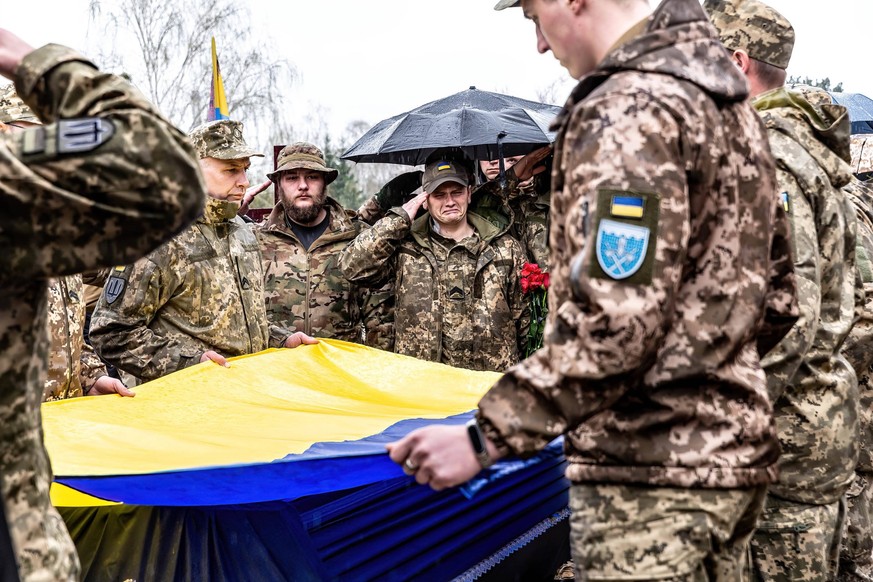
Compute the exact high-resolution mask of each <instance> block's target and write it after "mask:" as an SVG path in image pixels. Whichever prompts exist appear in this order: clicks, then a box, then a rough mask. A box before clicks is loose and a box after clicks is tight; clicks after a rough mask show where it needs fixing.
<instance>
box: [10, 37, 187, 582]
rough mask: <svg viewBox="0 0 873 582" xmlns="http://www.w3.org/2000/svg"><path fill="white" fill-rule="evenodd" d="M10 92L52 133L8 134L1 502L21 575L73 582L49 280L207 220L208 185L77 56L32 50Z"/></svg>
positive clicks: (160, 123)
mask: <svg viewBox="0 0 873 582" xmlns="http://www.w3.org/2000/svg"><path fill="white" fill-rule="evenodd" d="M15 86H16V90H17V93H18V95H19V96H20V97H21V98H22V99H23V100H24V101H25V102H26V103H27V104H28V105H29V106H30V107H31V108H32V109H33V110H34V111H35V112H36V113H37V114H38V115H39V116H40V118H41V119H42V120H43V121H45V122H46V123H47V125H45V126H42V127H35V128H31V129H28V130H26V131H22V132H17V133H13V134H3V135H0V158H2V160H0V196H2V199H3V212H2V214H0V241H2V244H3V249H4V252H3V254H2V259H0V293H2V302H0V305H2V307H0V345H2V346H3V349H2V351H0V440H2V442H3V459H2V464H0V473H2V475H3V479H2V496H3V503H4V505H5V511H6V518H7V520H8V522H9V523H10V524H12V527H11V528H10V530H11V533H12V541H13V545H14V546H15V549H16V551H17V553H18V565H19V572H20V575H21V578H22V579H41V580H78V578H79V575H78V570H79V567H78V560H77V558H76V553H75V547H74V546H73V544H72V542H71V541H70V539H69V536H68V535H67V533H66V530H65V528H64V525H63V522H62V521H61V518H60V516H59V515H58V514H57V512H56V511H55V509H54V508H53V507H52V505H51V501H50V500H49V495H48V490H49V485H50V483H51V470H50V468H49V460H48V456H47V455H46V452H45V448H44V447H43V445H42V430H41V428H42V427H41V425H40V415H39V406H40V402H41V401H42V396H43V389H44V385H45V377H46V367H47V365H48V361H47V357H46V354H47V353H48V349H49V346H48V333H47V331H48V329H47V310H46V293H47V279H48V277H52V276H63V275H71V274H74V273H79V272H82V271H85V270H88V269H93V268H96V267H99V266H106V265H112V264H114V263H119V262H129V261H134V260H136V259H137V258H139V257H140V256H142V255H144V254H145V253H147V252H149V251H151V250H152V249H154V248H155V247H157V246H158V245H159V244H161V243H162V242H163V241H165V240H167V239H168V238H170V237H171V236H172V235H174V234H175V233H176V232H178V231H179V230H181V229H182V228H183V227H184V226H185V225H186V224H187V223H188V222H190V221H191V220H193V218H194V217H195V216H196V214H197V213H198V212H199V211H200V208H201V207H202V205H203V196H204V194H203V179H202V177H201V174H200V170H199V168H198V166H197V163H196V161H195V158H194V152H193V149H192V148H191V146H190V144H189V143H188V140H187V139H186V138H185V136H184V134H182V133H181V132H179V131H178V130H177V129H175V128H174V127H173V126H171V125H170V124H169V123H168V122H167V121H166V120H165V119H164V118H163V117H162V116H161V115H160V114H159V113H158V111H157V109H155V108H154V107H153V106H152V105H151V104H150V103H149V102H148V101H146V99H145V98H144V97H143V96H142V94H141V93H140V92H139V91H137V90H136V89H135V88H133V87H132V86H131V85H130V84H129V83H127V82H125V81H124V80H123V79H121V78H119V77H116V76H114V75H107V74H101V73H100V72H99V71H97V70H96V69H95V68H94V66H93V65H91V64H90V63H88V62H87V61H86V60H85V59H84V58H83V57H82V56H81V55H79V54H78V53H75V52H74V51H72V50H70V49H67V48H65V47H61V46H58V45H48V46H45V47H43V48H41V49H39V50H36V51H34V52H33V53H31V54H30V55H28V56H27V57H26V58H25V59H24V60H23V61H22V63H21V65H20V66H19V68H18V69H17V71H16V82H15ZM88 131H90V134H89V135H90V137H91V139H90V140H88V139H85V138H84V137H83V136H82V135H80V136H79V137H82V139H81V141H78V142H76V141H74V140H73V135H74V134H79V133H80V132H81V133H88ZM182 185H185V189H183V188H182Z"/></svg>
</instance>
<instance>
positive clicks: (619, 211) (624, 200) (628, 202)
mask: <svg viewBox="0 0 873 582" xmlns="http://www.w3.org/2000/svg"><path fill="white" fill-rule="evenodd" d="M609 214H610V216H618V217H620V218H643V217H644V216H645V214H646V200H645V198H643V197H642V196H634V195H632V194H628V193H623V194H613V195H612V202H611V204H610V206H609Z"/></svg>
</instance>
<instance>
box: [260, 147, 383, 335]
mask: <svg viewBox="0 0 873 582" xmlns="http://www.w3.org/2000/svg"><path fill="white" fill-rule="evenodd" d="M278 164H279V165H278V168H277V169H276V171H274V172H272V173H270V174H268V177H269V178H270V179H271V180H273V181H274V183H275V184H276V191H277V192H278V193H279V202H278V203H276V205H275V206H274V207H273V210H272V212H271V213H270V216H269V217H268V218H267V220H266V222H265V223H264V224H263V225H261V226H260V227H259V228H258V229H257V230H256V233H257V235H258V241H259V243H260V246H261V255H262V257H263V263H264V276H265V280H264V298H265V300H266V304H267V318H268V319H269V320H270V322H271V323H274V324H277V325H280V326H282V327H285V328H287V329H289V330H294V331H302V332H304V333H306V334H309V335H315V336H318V337H325V338H335V339H341V340H345V341H349V342H358V343H366V344H368V345H371V346H373V347H377V348H380V349H383V350H388V351H390V350H392V349H393V309H392V300H393V297H392V291H391V287H390V285H389V286H388V287H386V288H383V289H380V290H373V291H372V292H371V291H369V290H368V289H366V288H364V287H361V286H358V285H355V284H354V283H351V282H349V281H347V280H346V279H345V277H343V276H342V274H341V273H340V271H339V268H338V266H337V258H338V256H339V253H340V251H342V250H343V249H344V248H346V246H347V245H348V244H349V243H350V242H351V241H352V240H354V238H355V237H356V236H357V235H358V233H360V232H361V230H362V229H363V228H364V227H365V226H366V225H365V224H364V223H362V222H361V221H359V220H358V219H357V216H356V214H355V213H354V212H352V211H348V210H345V209H344V208H343V207H342V206H341V205H340V203H339V202H337V201H336V200H334V199H333V198H331V197H330V196H328V195H327V186H328V185H329V184H330V183H331V182H333V181H334V180H335V179H336V177H337V175H338V172H337V170H335V169H333V168H328V167H327V166H325V162H324V154H322V152H321V150H320V149H319V148H318V147H316V146H314V145H312V144H309V143H304V142H299V143H295V144H292V145H289V146H286V147H285V148H284V149H283V150H282V151H281V152H280V153H279V160H278Z"/></svg>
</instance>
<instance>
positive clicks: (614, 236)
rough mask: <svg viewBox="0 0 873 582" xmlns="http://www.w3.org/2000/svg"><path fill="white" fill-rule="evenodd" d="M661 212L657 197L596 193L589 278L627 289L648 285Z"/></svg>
mask: <svg viewBox="0 0 873 582" xmlns="http://www.w3.org/2000/svg"><path fill="white" fill-rule="evenodd" d="M660 211H661V198H660V196H659V195H658V194H654V193H645V192H628V191H620V190H600V191H598V193H597V212H596V216H595V221H596V223H595V229H596V236H595V239H594V260H593V261H591V268H590V272H589V275H590V276H591V277H593V278H596V279H608V280H612V281H622V282H626V283H628V284H630V285H649V284H651V282H652V270H653V265H654V262H655V246H656V242H657V240H658V220H659V218H660Z"/></svg>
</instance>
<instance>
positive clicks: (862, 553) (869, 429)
mask: <svg viewBox="0 0 873 582" xmlns="http://www.w3.org/2000/svg"><path fill="white" fill-rule="evenodd" d="M792 89H794V90H796V91H799V92H800V93H802V94H803V96H804V97H805V98H806V99H807V101H809V103H810V104H812V105H814V106H816V107H819V106H821V105H832V104H833V100H832V99H831V97H830V95H829V94H828V93H827V91H824V90H822V89H820V88H818V87H811V86H808V85H799V86H795V87H792ZM852 147H853V148H854V144H852ZM856 155H857V154H856V152H854V151H853V152H852V156H853V162H852V163H853V165H852V170H853V171H855V172H868V171H870V169H871V168H870V167H869V166H867V167H866V168H867V169H864V168H865V166H863V165H861V166H856V165H855V163H856V161H857V160H856V159H855V157H856ZM843 192H844V193H845V194H846V197H847V198H848V200H849V202H851V204H852V207H853V208H854V212H855V217H856V219H857V226H858V236H857V245H856V247H855V264H856V266H857V271H858V277H859V278H860V284H859V285H857V286H856V294H857V295H858V297H856V301H857V302H858V303H859V304H860V305H862V309H861V310H860V316H859V317H858V318H856V320H855V323H854V325H852V330H851V331H850V332H849V336H848V337H847V338H846V341H845V343H844V344H843V347H842V353H843V356H845V358H846V360H848V362H849V364H850V365H851V366H852V369H853V370H855V374H856V375H857V377H858V402H859V405H858V424H859V438H858V449H859V452H860V455H859V459H858V464H857V466H856V467H855V480H854V481H853V482H852V485H851V486H850V487H849V490H848V491H847V492H846V498H847V501H848V504H847V506H848V507H847V512H846V524H845V527H844V529H843V539H842V544H841V549H840V567H839V579H840V580H842V581H845V582H850V581H854V580H871V578H870V576H869V574H870V567H871V565H873V524H871V521H870V511H871V508H870V502H871V497H873V460H871V450H870V448H871V445H873V383H871V378H873V374H871V365H873V349H871V346H873V260H871V259H873V188H871V186H869V185H868V184H865V183H864V182H862V181H860V180H859V179H858V178H857V177H855V176H853V177H852V179H851V181H850V182H849V183H848V184H846V185H845V186H844V187H843Z"/></svg>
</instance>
